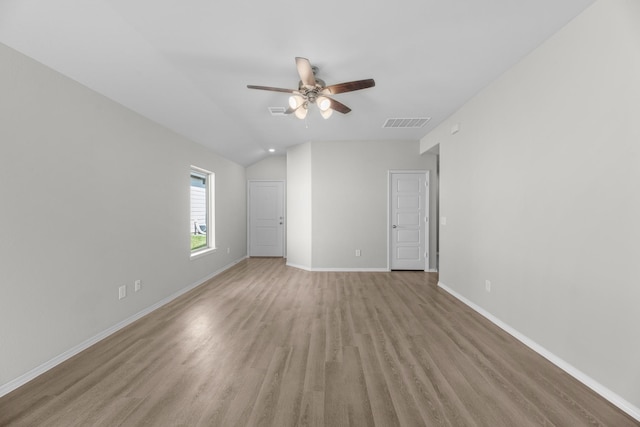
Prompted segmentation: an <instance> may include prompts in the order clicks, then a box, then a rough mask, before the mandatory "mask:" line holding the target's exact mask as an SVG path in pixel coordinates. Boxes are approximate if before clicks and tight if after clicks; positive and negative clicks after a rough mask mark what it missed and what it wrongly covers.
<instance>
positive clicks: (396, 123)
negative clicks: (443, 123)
mask: <svg viewBox="0 0 640 427" xmlns="http://www.w3.org/2000/svg"><path fill="white" fill-rule="evenodd" d="M429 120H431V117H415V118H409V119H387V121H386V122H384V125H382V127H383V128H391V129H419V128H421V127H423V126H424V125H426V124H427V122H428V121H429Z"/></svg>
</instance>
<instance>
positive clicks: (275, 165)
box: [246, 156, 287, 181]
mask: <svg viewBox="0 0 640 427" xmlns="http://www.w3.org/2000/svg"><path fill="white" fill-rule="evenodd" d="M246 174H247V180H258V181H259V180H265V181H286V179H287V156H270V157H267V158H265V159H263V160H260V161H259V162H256V163H254V164H252V165H251V166H247V169H246Z"/></svg>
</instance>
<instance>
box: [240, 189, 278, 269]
mask: <svg viewBox="0 0 640 427" xmlns="http://www.w3.org/2000/svg"><path fill="white" fill-rule="evenodd" d="M248 199H249V200H248V202H249V203H248V205H249V215H248V216H249V218H248V223H249V230H248V231H249V236H248V237H249V238H248V240H249V256H273V257H281V256H284V182H283V181H249V195H248Z"/></svg>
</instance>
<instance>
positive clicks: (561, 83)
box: [421, 0, 640, 416]
mask: <svg viewBox="0 0 640 427" xmlns="http://www.w3.org/2000/svg"><path fill="white" fill-rule="evenodd" d="M639 40H640V3H639V2H637V1H634V0H606V1H604V0H603V1H598V2H597V3H595V4H594V6H592V7H591V8H589V9H587V11H586V12H585V13H583V14H582V15H581V16H579V17H578V18H577V19H575V20H574V21H573V22H571V23H570V24H569V25H568V26H567V27H565V28H564V29H563V30H561V31H560V32H559V33H558V34H556V35H555V36H554V37H552V38H551V39H550V40H548V41H547V42H546V43H544V44H543V45H542V46H540V48H539V49H537V50H536V51H534V52H533V53H532V54H531V55H530V56H528V57H527V58H526V59H524V60H523V61H522V62H521V63H520V64H518V65H517V66H515V67H514V68H513V69H511V70H510V71H508V72H506V73H505V74H504V75H503V76H502V77H501V78H499V79H498V80H497V81H496V82H494V83H493V84H492V85H490V86H489V87H488V88H486V89H485V90H484V91H482V92H481V93H480V94H479V95H478V96H476V97H475V98H474V99H472V100H471V101H470V102H469V103H468V104H466V105H465V106H464V107H463V108H462V109H461V110H460V111H458V112H457V113H456V114H454V115H453V116H452V117H451V118H450V119H449V120H448V121H447V122H446V123H444V124H443V125H441V126H440V127H439V128H438V129H436V130H435V131H434V132H432V133H431V134H429V135H428V136H427V137H426V138H424V140H423V141H422V142H421V144H422V150H423V151H426V150H427V149H428V148H429V147H431V146H433V145H434V144H437V143H440V159H441V183H440V188H441V193H440V194H441V205H440V215H441V216H443V217H446V220H447V223H446V225H444V226H441V234H440V251H441V258H440V280H441V282H442V283H443V284H444V285H445V286H447V287H449V288H451V289H453V290H454V291H455V292H457V293H458V294H460V295H462V296H463V297H464V298H466V299H468V300H469V301H471V302H472V303H473V304H476V305H477V306H479V307H480V308H482V309H483V310H486V311H487V312H489V313H490V314H491V315H493V316H494V317H495V318H497V319H499V320H500V321H502V322H504V323H506V324H507V325H509V326H510V327H512V328H514V329H515V330H517V331H518V332H520V333H521V334H523V335H524V336H526V337H528V338H529V339H531V340H532V341H533V342H535V343H537V344H539V345H540V346H542V347H543V348H544V349H546V350H548V351H549V352H550V353H552V354H553V355H555V356H557V357H558V358H559V359H560V360H562V361H565V362H567V363H568V364H569V365H570V366H571V367H573V368H575V369H577V371H578V372H579V373H583V374H585V375H586V377H585V378H586V379H587V380H588V381H589V380H595V383H596V384H595V385H596V387H597V388H598V389H599V391H600V392H604V393H605V394H607V393H608V392H610V393H608V397H610V398H613V399H614V400H615V399H617V398H621V400H620V401H618V403H620V402H622V403H623V404H626V403H630V405H632V406H635V408H632V410H634V411H636V414H637V416H640V410H638V407H640V364H639V363H638V361H639V360H640V339H638V338H639V337H640V333H639V332H638V325H640V310H639V309H638V303H639V301H640V284H639V279H638V278H639V268H638V265H639V264H638V263H639V260H640V243H639V242H640V225H639V222H638V218H640V192H638V183H640V125H639V124H640V121H639V120H638V117H640V79H639V78H638V76H639V75H640V44H639V43H638V41H639ZM456 123H459V125H460V131H459V133H457V134H456V135H451V132H450V130H451V126H452V125H453V124H456ZM487 279H488V280H490V281H491V282H492V289H491V292H486V291H485V280H487Z"/></svg>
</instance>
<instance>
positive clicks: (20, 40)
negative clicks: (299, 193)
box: [0, 0, 594, 165]
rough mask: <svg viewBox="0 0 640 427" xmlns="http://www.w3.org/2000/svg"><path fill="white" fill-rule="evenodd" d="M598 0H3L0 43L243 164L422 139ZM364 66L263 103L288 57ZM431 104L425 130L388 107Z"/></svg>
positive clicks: (279, 83)
mask: <svg viewBox="0 0 640 427" xmlns="http://www.w3.org/2000/svg"><path fill="white" fill-rule="evenodd" d="M593 2H594V0H394V1H387V0H378V1H364V0H339V1H338V0H325V1H314V2H311V1H308V0H272V1H269V2H266V1H260V0H253V1H249V0H233V1H229V2H221V1H212V0H209V1H205V0H180V1H177V0H0V42H2V43H4V44H6V45H8V46H11V47H13V48H14V49H16V50H18V51H21V52H23V53H24V54H26V55H28V56H30V57H32V58H34V59H36V60H38V61H40V62H42V63H44V64H46V65H48V66H49V67H51V68H53V69H55V70H57V71H59V72H61V73H63V74H65V75H67V76H69V77H71V78H73V79H75V80H77V81H78V82H80V83H82V84H84V85H86V86H88V87H90V88H92V89H94V90H96V91H97V92H100V93H102V94H104V95H105V96H107V97H109V98H111V99H113V100H115V101H117V102H119V103H121V104H123V105H125V106H127V107H129V108H131V109H132V110H134V111H137V112H138V113H140V114H142V115H144V116H146V117H148V118H150V119H152V120H154V121H156V122H158V123H161V124H163V125H165V126H166V127H168V128H171V129H173V130H174V131H176V132H178V133H180V134H182V135H185V136H186V137H188V138H190V139H192V140H194V141H196V142H199V143H201V144H203V145H205V146H208V147H210V148H212V149H213V150H215V151H217V152H218V153H220V154H222V155H223V156H225V157H227V158H229V159H231V160H234V161H236V162H238V163H240V164H242V165H249V164H252V163H254V162H256V161H258V160H260V159H262V158H264V157H266V156H268V155H269V154H268V153H267V149H269V148H272V147H273V148H275V149H276V150H277V153H278V152H279V153H283V152H284V150H286V148H287V147H290V146H292V145H296V144H300V143H303V142H307V141H327V140H380V139H383V140H407V139H409V140H418V139H420V138H422V137H423V136H424V135H426V134H427V133H428V132H429V131H430V130H431V129H433V128H434V127H435V126H437V125H438V124H439V123H440V122H441V121H442V120H443V119H445V118H446V117H448V116H449V115H451V114H452V113H453V112H454V111H456V110H457V109H458V108H460V106H461V105H462V104H463V103H464V102H465V101H467V100H468V99H469V98H470V97H472V96H473V95H474V94H475V93H477V92H478V91H479V90H480V89H482V88H483V87H485V86H486V85H487V84H489V83H490V82H491V81H492V80H494V79H495V78H496V77H498V76H499V75H500V74H501V73H503V72H504V71H505V70H506V69H508V68H509V67H510V66H512V65H513V64H515V63H516V62H517V61H518V60H520V59H521V58H522V57H523V56H525V55H526V54H527V53H529V52H530V51H531V50H532V49H534V48H535V47H536V46H538V45H539V44H540V43H542V42H543V41H544V40H545V39H547V38H548V37H549V36H551V35H552V34H553V33H555V32H556V31H557V30H558V29H560V28H561V27H562V26H564V25H565V24H566V23H567V22H568V21H569V20H571V19H572V18H573V17H575V16H577V15H578V14H579V13H580V12H581V11H582V10H584V9H585V8H586V7H587V6H589V5H590V4H592V3H593ZM296 56H302V57H306V58H309V60H310V61H311V63H312V64H313V65H316V66H318V67H319V68H320V71H319V73H318V77H320V78H322V79H323V80H325V82H326V83H327V84H335V83H342V82H345V81H351V80H360V79H365V78H373V79H375V81H376V86H375V87H374V88H370V89H365V90H362V91H357V92H350V93H343V94H339V95H336V96H335V98H336V99H337V100H339V101H341V102H343V103H344V104H346V105H348V106H349V107H351V108H352V109H353V111H352V112H351V113H349V114H348V115H342V114H339V113H335V114H333V116H332V117H331V118H330V119H328V120H323V119H322V117H321V116H320V114H319V112H318V111H313V110H311V111H310V112H309V115H308V116H307V119H306V120H298V119H297V118H295V117H294V116H293V115H291V116H285V117H274V116H271V115H270V113H269V111H268V107H284V106H286V105H287V100H288V95H287V94H286V93H277V92H265V91H258V90H250V89H247V88H246V85H247V84H254V85H264V86H276V87H282V88H291V89H294V88H297V84H298V80H299V78H298V75H297V72H296V67H295V61H294V57H296ZM425 116H426V117H431V118H432V119H431V121H430V122H429V123H428V124H427V125H426V126H425V127H424V128H421V129H383V128H382V125H383V123H384V122H385V120H386V119H387V118H396V117H425Z"/></svg>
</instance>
